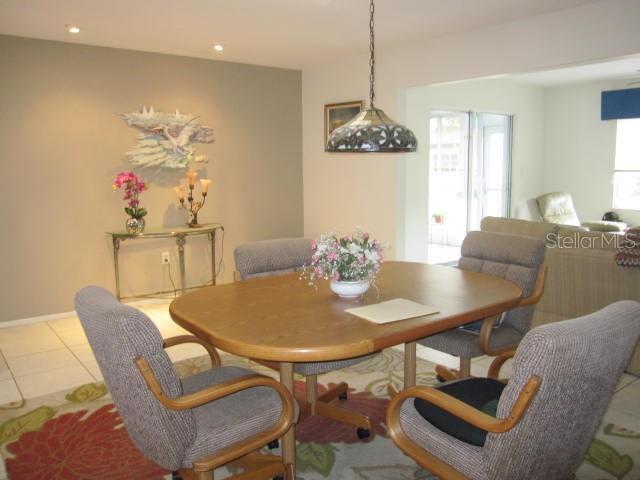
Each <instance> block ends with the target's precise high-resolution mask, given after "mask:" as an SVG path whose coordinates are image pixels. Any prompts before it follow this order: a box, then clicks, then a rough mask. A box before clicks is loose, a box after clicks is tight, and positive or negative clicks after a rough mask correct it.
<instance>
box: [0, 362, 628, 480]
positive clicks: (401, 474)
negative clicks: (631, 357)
mask: <svg viewBox="0 0 640 480" xmlns="http://www.w3.org/2000/svg"><path fill="white" fill-rule="evenodd" d="M223 364H224V365H238V366H245V367H247V366H248V367H249V368H252V369H254V370H257V371H260V372H262V373H265V374H270V375H274V374H273V372H272V371H270V370H268V369H266V368H264V367H261V366H260V365H256V364H254V363H250V362H248V361H247V360H244V359H240V358H238V357H234V356H231V355H223ZM176 368H177V370H178V372H179V374H180V375H181V376H187V375H192V374H194V373H196V372H198V371H201V370H202V369H204V368H208V359H207V358H206V357H204V356H203V357H198V358H194V359H189V360H184V361H181V362H178V363H177V364H176ZM402 371H403V365H402V353H401V352H399V351H396V350H386V351H385V352H384V353H383V354H381V355H378V356H376V357H374V358H373V359H371V360H369V361H367V362H365V363H362V364H359V365H355V366H353V367H351V368H348V369H345V370H342V371H340V372H333V373H330V374H327V375H324V376H323V377H321V381H322V382H324V384H326V385H329V384H331V383H333V382H338V381H342V380H345V381H348V382H349V384H350V386H351V387H352V391H351V393H350V397H349V399H348V400H347V401H346V402H345V403H344V406H345V407H346V408H353V409H355V410H358V411H362V412H364V413H366V414H367V415H369V416H371V418H372V419H373V420H374V422H375V432H376V435H375V437H374V439H373V440H372V441H368V442H362V441H360V440H358V438H357V436H356V433H355V429H354V428H352V427H349V426H347V425H344V424H341V423H338V422H334V421H331V420H328V419H323V418H320V417H316V418H312V419H308V420H307V421H305V422H303V423H302V424H301V425H299V426H298V427H297V428H296V434H297V439H298V441H299V444H298V448H297V475H298V478H299V479H300V480H320V479H336V480H342V479H344V480H348V479H354V480H367V479H371V480H409V479H425V478H432V477H431V476H430V475H429V474H428V473H427V472H425V471H424V470H422V469H421V468H419V467H418V466H417V465H416V464H415V463H413V462H412V461H411V459H409V458H408V457H406V456H404V455H403V454H402V453H401V452H400V451H399V450H397V449H396V448H395V447H394V445H393V443H392V442H391V441H390V440H389V438H388V437H387V435H386V427H385V425H384V414H385V409H386V406H387V403H388V400H387V398H386V393H385V389H386V386H387V384H388V383H389V381H395V382H397V383H400V381H401V378H402ZM418 372H423V373H421V374H419V379H418V381H419V383H421V384H427V385H428V384H433V383H435V378H434V374H433V373H432V372H433V364H430V363H429V362H426V361H423V360H419V361H418ZM296 388H299V389H301V391H303V390H304V384H303V383H302V381H298V382H296ZM323 388H325V387H321V389H323ZM638 432H640V419H634V418H633V417H631V416H629V418H626V417H624V416H620V415H617V416H616V415H615V414H614V413H611V412H607V415H605V418H604V421H603V423H602V425H601V427H600V429H599V431H598V434H597V438H596V439H595V440H594V441H593V443H592V445H591V447H590V449H589V452H588V454H587V456H586V458H585V461H584V462H583V464H582V465H581V467H580V469H579V470H578V474H577V476H578V479H580V480H609V479H619V480H622V479H626V480H632V479H634V480H635V479H638V478H640V466H639V463H640V433H638ZM0 454H1V455H2V457H3V459H4V461H5V462H6V470H7V473H8V475H9V479H10V480H39V479H42V480H44V479H46V480H56V479H70V480H71V479H92V480H99V479H105V480H120V479H122V480H124V479H138V480H145V479H148V480H152V479H163V478H170V475H169V476H168V474H169V472H167V471H165V470H164V469H162V468H160V467H158V466H157V465H155V464H153V463H152V462H150V461H148V460H146V459H145V458H144V457H143V456H142V455H141V454H140V453H139V452H138V451H137V449H136V448H135V447H134V446H133V444H132V443H131V441H130V440H129V437H128V436H127V433H126V431H125V430H124V429H123V428H122V423H121V420H120V417H119V415H118V413H117V411H116V408H115V406H114V405H113V403H112V401H111V398H110V395H109V392H108V389H107V387H106V386H105V385H104V384H99V383H98V384H87V385H83V386H80V387H78V388H76V389H73V390H71V391H66V392H59V393H57V394H52V395H47V396H44V397H40V398H36V399H32V400H27V401H25V402H20V403H15V404H8V405H3V406H0ZM231 470H232V471H234V469H233V468H231ZM229 473H231V472H230V471H229V470H227V469H221V470H220V471H216V479H218V478H224V477H225V476H227V475H229Z"/></svg>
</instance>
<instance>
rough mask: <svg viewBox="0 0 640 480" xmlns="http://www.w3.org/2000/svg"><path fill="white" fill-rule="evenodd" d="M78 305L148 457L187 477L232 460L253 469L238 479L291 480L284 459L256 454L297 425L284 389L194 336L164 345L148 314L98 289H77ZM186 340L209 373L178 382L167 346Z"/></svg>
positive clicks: (203, 479) (209, 473)
mask: <svg viewBox="0 0 640 480" xmlns="http://www.w3.org/2000/svg"><path fill="white" fill-rule="evenodd" d="M75 307H76V311H77V313H78V317H79V318H80V322H81V323H82V327H83V328H84V331H85V333H86V335H87V338H88V340H89V344H90V345H91V348H92V350H93V353H94V354H95V357H96V360H97V361H98V365H99V367H100V371H101V372H102V375H103V376H104V379H105V382H106V384H107V386H108V387H109V391H110V392H111V396H112V398H113V401H114V403H115V404H116V406H117V408H118V412H119V413H120V416H121V417H122V420H123V423H124V427H125V428H126V430H127V433H128V434H129V437H130V438H131V440H132V441H133V443H134V444H135V445H136V447H137V448H138V449H139V450H140V451H141V452H142V453H143V454H144V455H145V456H146V457H147V458H149V459H151V460H153V461H154V462H156V463H157V464H158V465H160V466H161V467H163V468H166V469H167V470H172V471H178V472H179V474H180V476H182V478H184V479H185V480H187V479H196V480H212V479H213V470H214V469H215V468H217V467H219V466H222V465H225V464H227V463H229V462H231V461H239V462H240V464H242V462H246V463H248V464H251V465H253V466H254V467H255V468H254V469H253V470H252V471H251V472H247V473H245V474H244V476H237V478H242V479H243V480H248V479H255V480H257V479H263V478H267V477H271V476H277V477H279V478H284V477H286V478H287V479H289V480H293V479H294V476H293V469H292V466H291V465H290V464H285V463H284V462H283V459H282V457H279V456H273V455H261V454H258V453H256V450H257V449H260V448H262V447H263V446H265V445H266V444H268V443H269V442H271V441H273V440H276V439H278V438H280V437H281V436H282V435H283V434H284V433H285V432H286V431H287V430H288V429H289V428H292V425H293V423H294V421H295V415H296V405H295V401H294V400H293V398H292V396H291V394H290V393H289V392H288V390H287V389H286V388H285V387H284V386H283V385H282V384H280V383H279V382H277V381H275V380H273V379H271V378H269V377H266V376H263V375H258V374H256V373H255V372H252V371H251V370H247V369H244V368H238V367H222V366H220V357H219V356H218V353H217V352H216V350H215V349H214V348H213V347H212V346H210V345H208V344H206V343H205V342H203V341H201V340H199V339H198V338H197V337H194V336H191V335H182V336H178V337H173V338H170V339H167V340H163V339H162V336H161V334H160V332H159V331H158V329H157V327H156V326H155V325H154V324H153V322H152V321H151V320H150V319H149V317H147V316H146V315H145V314H144V313H143V312H141V311H139V310H137V309H135V308H133V307H131V306H128V305H124V304H121V303H120V302H118V300H117V299H116V298H115V297H114V296H113V295H111V293H109V292H108V291H107V290H105V289H103V288H100V287H95V286H92V287H86V288H83V289H82V290H80V291H79V292H78V293H77V294H76V296H75ZM187 342H194V343H198V344H200V345H202V346H203V347H204V348H205V349H206V350H207V352H208V353H209V355H210V358H211V363H212V367H213V368H211V369H208V370H206V371H203V372H200V373H197V374H195V375H192V376H190V377H186V378H183V379H182V380H180V379H179V378H178V376H177V374H176V371H175V369H174V367H173V365H172V363H171V360H170V359H169V356H168V355H167V353H166V352H165V348H168V347H172V346H174V345H179V344H183V343H187ZM231 478H236V477H235V476H234V477H231Z"/></svg>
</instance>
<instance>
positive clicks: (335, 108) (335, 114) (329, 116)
mask: <svg viewBox="0 0 640 480" xmlns="http://www.w3.org/2000/svg"><path fill="white" fill-rule="evenodd" d="M363 109H364V101H363V100H354V101H352V102H341V103H328V104H326V105H325V106H324V144H325V145H326V144H327V140H329V135H330V134H331V132H333V131H334V130H335V129H336V128H338V127H341V126H342V125H344V124H345V123H347V122H348V121H349V120H351V119H352V118H353V117H355V116H356V115H357V114H358V113H360V112H361V111H362V110H363Z"/></svg>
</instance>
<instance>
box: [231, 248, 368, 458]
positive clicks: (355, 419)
mask: <svg viewBox="0 0 640 480" xmlns="http://www.w3.org/2000/svg"><path fill="white" fill-rule="evenodd" d="M312 255H313V250H312V248H311V240H309V239H306V238H282V239H274V240H261V241H256V242H250V243H245V244H243V245H239V246H237V247H236V249H235V250H234V259H235V263H236V274H235V278H236V279H237V280H242V281H244V280H250V279H254V278H261V277H270V276H274V275H284V274H287V273H291V272H295V271H300V270H302V267H303V266H304V265H305V264H309V263H311V256H312ZM374 355H375V354H372V355H366V356H362V357H357V358H350V359H346V360H336V361H329V362H313V363H296V364H294V371H295V372H296V373H298V374H300V375H303V376H304V377H305V383H306V397H304V398H302V397H298V396H296V400H297V401H298V403H299V404H300V421H302V420H304V419H305V418H307V417H309V416H311V415H321V416H324V417H327V418H331V419H333V420H337V421H339V422H343V423H346V424H349V425H353V426H355V427H357V430H356V433H357V435H358V438H360V439H365V438H368V437H370V435H371V434H372V432H373V428H372V424H371V420H370V419H369V417H367V416H366V415H364V414H362V413H359V412H354V411H353V410H348V409H345V408H342V407H340V406H338V405H336V404H335V403H331V402H333V401H334V400H335V399H336V398H337V399H339V400H346V399H347V395H348V390H349V385H348V384H347V383H345V382H340V383H338V384H337V385H335V386H333V387H331V388H329V389H328V390H327V391H325V392H324V393H323V394H322V395H318V375H321V374H323V373H328V372H332V371H334V370H339V369H341V368H346V367H349V366H352V365H355V364H357V363H360V362H364V361H366V360H368V359H369V358H371V357H373V356H374ZM259 363H262V364H264V365H267V366H269V367H271V368H274V369H278V368H279V365H278V364H277V363H274V362H263V361H259ZM274 445H275V444H274Z"/></svg>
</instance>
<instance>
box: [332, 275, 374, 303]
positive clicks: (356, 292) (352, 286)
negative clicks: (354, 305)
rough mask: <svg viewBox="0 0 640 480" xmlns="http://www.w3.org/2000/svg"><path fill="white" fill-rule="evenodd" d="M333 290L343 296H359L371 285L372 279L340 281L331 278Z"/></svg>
mask: <svg viewBox="0 0 640 480" xmlns="http://www.w3.org/2000/svg"><path fill="white" fill-rule="evenodd" d="M329 286H330V288H331V291H332V292H333V293H335V294H336V295H338V296H339V297H342V298H358V297H359V296H361V295H362V294H363V293H364V292H366V291H367V290H369V287H370V286H371V281H370V280H368V279H367V280H357V281H340V280H331V283H330V284H329Z"/></svg>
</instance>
